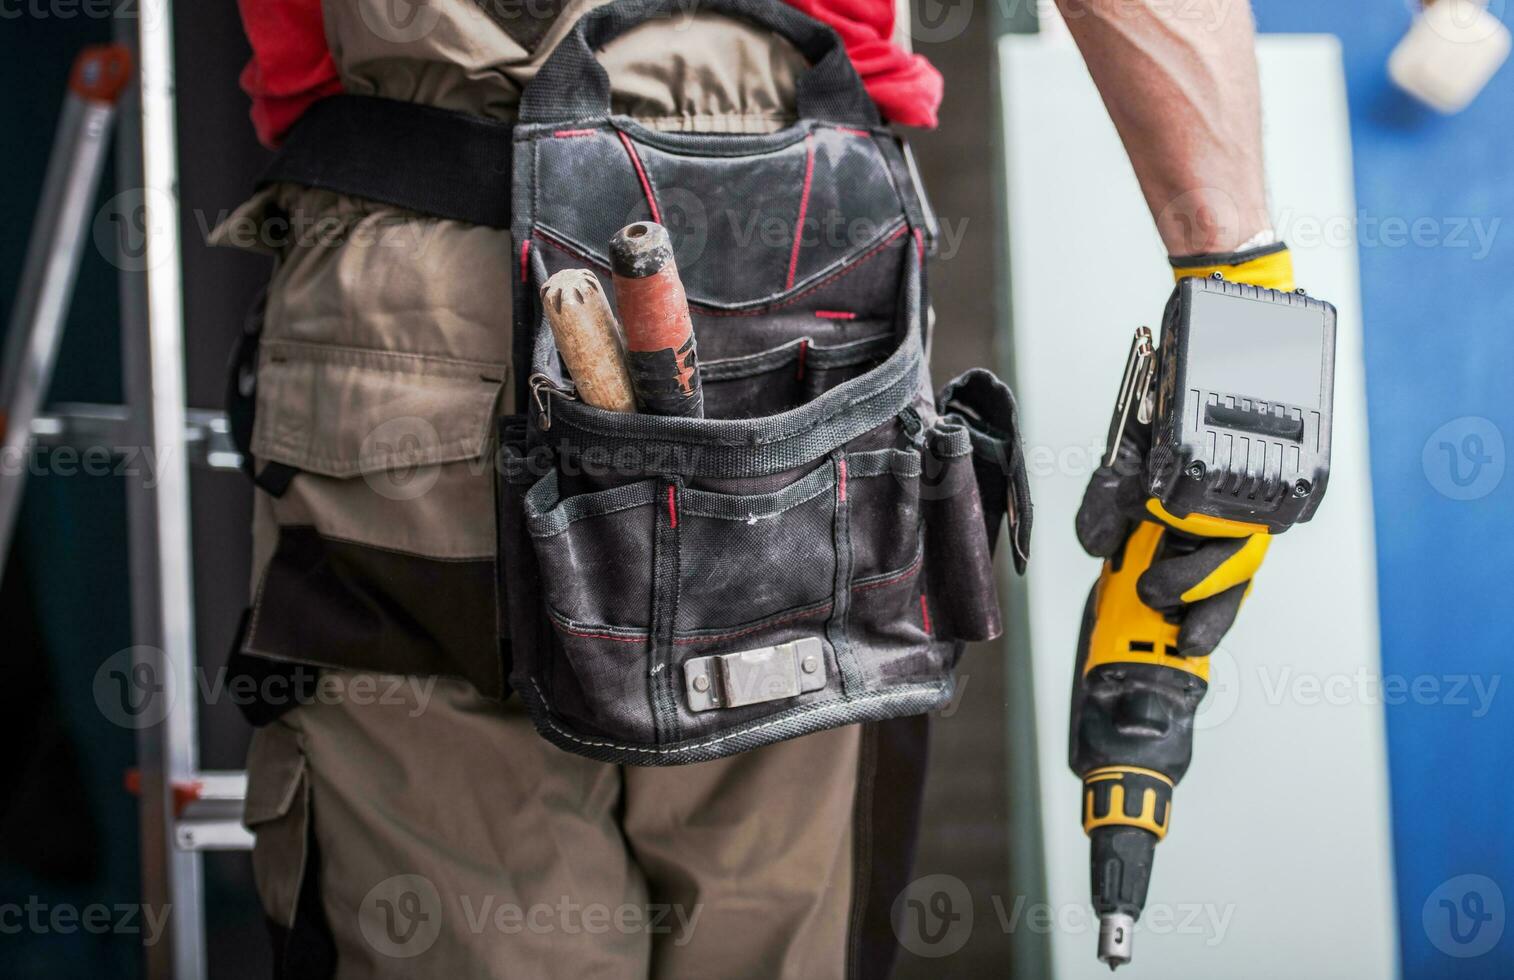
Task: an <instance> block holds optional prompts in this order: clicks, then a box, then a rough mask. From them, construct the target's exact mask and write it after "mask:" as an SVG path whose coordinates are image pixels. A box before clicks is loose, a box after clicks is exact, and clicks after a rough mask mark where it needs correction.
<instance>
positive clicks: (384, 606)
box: [242, 527, 506, 699]
mask: <svg viewBox="0 0 1514 980" xmlns="http://www.w3.org/2000/svg"><path fill="white" fill-rule="evenodd" d="M494 629H495V613H494V562H493V561H492V560H489V559H479V560H468V561H447V560H442V559H436V558H425V557H422V556H420V555H411V554H405V553H402V552H397V551H388V550H385V549H382V548H375V547H371V546H368V545H361V544H355V543H353V542H350V541H337V540H333V539H330V538H324V537H322V536H321V535H320V534H319V533H318V532H317V531H316V530H315V529H314V528H311V527H282V528H280V529H279V543H278V548H277V549H276V550H275V552H274V555H273V558H272V560H271V561H270V562H269V564H268V568H267V570H266V571H265V572H264V573H263V581H262V584H261V586H260V588H259V590H258V599H257V605H256V607H255V609H254V612H253V616H252V623H251V628H250V629H249V630H248V636H247V640H246V642H245V643H244V644H243V646H242V650H243V652H245V653H248V654H251V655H253V656H264V657H269V658H273V659H280V660H292V661H301V662H304V663H316V664H321V665H323V666H328V667H338V668H343V669H348V670H363V671H374V672H378V673H390V674H453V675H457V676H460V677H463V678H465V679H467V680H468V681H470V682H471V683H472V684H473V686H474V687H476V688H478V690H479V693H481V694H483V695H484V696H485V697H489V698H496V699H497V698H501V697H503V696H504V695H505V693H506V691H505V686H504V680H503V678H502V676H501V665H500V656H499V649H498V647H497V646H496V643H495V633H494Z"/></svg>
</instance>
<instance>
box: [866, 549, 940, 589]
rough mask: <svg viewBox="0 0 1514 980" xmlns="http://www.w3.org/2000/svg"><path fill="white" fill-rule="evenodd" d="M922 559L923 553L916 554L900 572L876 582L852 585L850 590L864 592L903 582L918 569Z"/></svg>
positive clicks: (923, 557) (923, 558)
mask: <svg viewBox="0 0 1514 980" xmlns="http://www.w3.org/2000/svg"><path fill="white" fill-rule="evenodd" d="M924 561H925V556H924V555H918V556H916V558H915V560H914V561H913V562H911V563H910V566H909V567H908V568H906V569H905V570H904V571H902V572H900V573H899V574H898V575H894V576H891V577H889V578H885V579H879V580H878V581H876V582H869V583H867V584H866V585H854V586H852V591H853V592H866V591H868V590H869V589H881V588H883V587H884V586H888V585H896V584H898V583H899V582H903V581H904V580H905V579H907V578H910V577H911V576H913V575H914V574H915V573H916V572H918V571H920V566H921V564H922V563H923V562H924Z"/></svg>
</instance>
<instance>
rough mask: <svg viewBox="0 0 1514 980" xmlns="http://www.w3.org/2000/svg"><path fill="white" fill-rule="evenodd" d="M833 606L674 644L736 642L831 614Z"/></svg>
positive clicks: (690, 638) (675, 640) (692, 637)
mask: <svg viewBox="0 0 1514 980" xmlns="http://www.w3.org/2000/svg"><path fill="white" fill-rule="evenodd" d="M832 605H834V603H833V602H826V603H822V604H821V605H818V606H816V607H815V608H814V609H806V610H804V611H803V612H797V613H794V614H793V615H792V616H785V617H783V618H782V619H775V620H772V621H770V622H762V623H758V624H757V625H756V626H748V627H747V628H746V629H741V630H736V631H735V632H732V633H706V634H704V635H702V636H685V637H682V638H676V637H675V638H674V640H673V642H674V644H682V645H684V646H689V645H691V644H694V643H709V642H710V641H712V640H734V639H736V638H737V637H739V636H747V635H749V634H751V633H761V632H762V631H763V630H766V629H772V628H773V627H774V626H782V625H783V624H784V623H792V622H795V621H796V620H800V619H810V618H812V617H814V616H819V615H820V614H821V613H825V612H829V611H830V609H831V606H832Z"/></svg>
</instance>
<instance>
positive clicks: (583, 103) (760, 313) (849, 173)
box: [268, 0, 1031, 765]
mask: <svg viewBox="0 0 1514 980" xmlns="http://www.w3.org/2000/svg"><path fill="white" fill-rule="evenodd" d="M675 9H676V4H675V0H617V2H613V3H610V4H607V5H605V6H602V7H599V8H596V9H595V10H593V11H591V12H589V13H588V14H586V15H585V16H584V17H583V18H582V19H581V20H580V21H579V23H578V24H577V25H576V27H575V28H574V30H573V31H572V32H571V33H570V34H569V35H568V36H567V37H566V38H564V40H563V41H562V42H561V43H560V44H559V46H558V47H557V48H556V50H555V51H554V52H553V54H552V55H551V57H550V58H549V59H548V60H547V62H546V63H545V64H544V65H543V66H542V68H541V69H540V71H539V72H538V74H537V75H536V77H535V78H534V79H533V81H532V82H531V84H530V85H529V86H528V87H527V89H526V91H525V92H524V94H523V97H522V102H521V107H520V118H519V121H518V123H517V124H516V125H515V127H514V128H513V132H510V134H509V135H510V140H509V143H508V145H506V144H505V142H504V140H503V137H504V134H505V131H506V128H505V127H502V126H500V125H499V124H494V123H482V124H481V123H480V122H479V121H478V120H466V121H465V120H461V119H457V117H455V116H454V114H451V113H445V112H439V111H437V110H434V109H419V108H418V107H414V106H401V105H399V104H396V103H388V104H387V105H386V104H384V102H383V100H376V99H353V98H350V97H342V98H340V99H333V100H328V103H327V104H326V108H325V109H324V110H323V112H324V113H325V114H326V117H327V119H328V120H330V119H336V120H338V121H337V122H327V123H320V122H319V119H320V117H313V120H314V122H313V123H306V122H302V123H301V125H300V127H299V129H297V130H296V132H295V134H294V136H293V137H291V140H290V146H291V147H292V149H290V148H286V151H285V153H284V154H283V156H281V162H280V163H278V164H276V165H275V168H274V169H273V170H272V171H270V174H269V176H268V179H269V180H294V181H296V182H299V183H305V184H308V185H312V186H322V187H327V188H329V189H334V190H340V191H344V192H346V193H352V194H357V195H359V196H363V197H368V198H372V199H376V200H381V201H385V202H388V203H392V204H397V205H400V206H404V207H409V208H413V209H415V210H418V211H422V212H424V213H434V214H441V215H443V216H446V217H453V218H460V219H462V220H470V221H475V222H478V223H486V224H496V225H497V224H499V212H500V204H501V194H500V186H501V185H502V182H501V181H498V180H497V179H496V178H497V175H496V173H495V171H497V170H498V168H499V167H500V166H502V165H503V162H504V161H507V160H508V161H509V163H510V166H511V167H512V169H513V182H512V184H511V185H510V189H511V193H510V194H509V200H510V201H511V220H510V227H511V230H512V233H513V235H514V238H515V243H516V249H517V253H518V255H519V267H518V268H517V269H515V270H513V274H514V275H516V276H518V277H519V279H520V285H519V288H517V289H516V291H515V297H516V299H515V310H514V318H515V323H514V328H515V335H514V336H515V341H514V342H515V349H516V357H515V365H514V369H515V380H516V387H515V390H516V392H517V395H518V402H519V403H518V404H517V405H516V406H515V408H516V411H515V412H514V413H513V414H511V415H509V416H507V417H506V418H504V419H502V420H501V422H500V433H499V442H500V461H499V462H500V465H499V470H498V477H497V503H498V509H499V513H498V517H499V520H498V527H499V535H500V545H499V551H498V562H497V565H498V576H497V577H498V583H499V603H498V607H499V609H498V611H499V616H498V619H499V623H500V634H501V639H502V643H501V648H502V649H503V650H504V651H506V654H505V655H506V656H507V657H509V658H510V661H511V663H510V667H509V681H510V685H511V687H512V688H513V689H514V690H515V691H516V692H517V693H518V694H519V695H520V696H521V697H522V699H523V700H524V702H525V704H526V705H527V707H528V709H529V711H530V714H531V716H532V718H533V719H534V721H535V724H536V726H537V728H538V729H539V730H540V732H541V734H542V735H543V736H545V737H546V738H547V739H549V740H550V741H552V742H553V743H555V744H557V745H559V746H561V747H562V748H564V749H566V750H568V751H571V752H575V753H579V754H581V755H586V756H590V757H592V758H596V759H600V760H605V761H614V762H622V763H634V764H642V765H666V764H678V763H690V762H698V761H703V760H708V759H714V758H719V757H722V756H727V755H731V754H733V753H736V752H741V751H744V750H746V749H750V748H754V747H757V746H760V745H765V744H768V743H771V742H776V741H779V740H782V739H786V738H792V737H794V736H797V735H802V734H805V733H808V732H813V731H817V730H820V729H824V728H830V727H834V726H838V725H843V724H849V723H852V722H857V721H864V720H876V719H883V718H889V717H895V716H900V715H907V714H915V713H920V712H924V711H929V710H931V709H933V708H935V707H937V706H939V705H941V704H943V703H945V702H946V701H948V700H949V699H950V698H951V696H952V691H953V671H954V668H955V666H956V663H957V660H958V658H959V657H960V655H961V652H962V649H963V645H964V644H965V643H966V642H967V641H972V640H984V639H989V638H992V637H994V636H997V635H998V634H999V633H1000V631H1001V623H1000V613H999V604H998V601H997V596H996V589H995V585H994V577H993V564H992V558H991V555H992V551H993V548H994V543H995V540H996V538H997V537H998V535H999V529H1000V527H1001V525H1002V524H1003V522H1004V520H1005V516H1006V514H1008V515H1009V518H1010V534H1009V539H1010V541H1011V544H1012V550H1013V559H1014V563H1015V565H1016V567H1017V569H1019V570H1022V571H1023V568H1024V561H1025V556H1026V555H1027V553H1028V550H1029V535H1030V516H1031V515H1030V500H1029V495H1028V490H1027V487H1026V479H1025V472H1024V465H1023V457H1022V453H1021V449H1020V443H1019V436H1018V432H1017V426H1016V418H1015V405H1014V399H1013V396H1012V395H1011V393H1010V391H1009V389H1008V388H1007V387H1006V386H1005V385H1004V384H1003V383H1002V382H1000V381H999V380H998V379H996V378H994V377H993V375H992V374H990V373H989V372H987V371H981V370H975V371H971V372H968V373H967V374H965V375H963V376H962V377H960V378H958V379H956V380H955V381H953V382H951V383H950V384H948V385H947V386H946V387H945V388H944V389H943V390H942V391H941V392H940V393H939V394H936V393H934V392H933V391H932V388H931V385H930V380H929V376H928V370H927V365H926V356H925V351H926V349H927V347H928V339H929V338H928V330H929V328H928V309H929V306H928V295H927V290H926V284H925V260H926V256H927V254H928V253H929V252H930V251H931V250H932V247H933V244H934V242H933V230H932V228H931V226H930V225H931V222H930V220H929V218H928V215H929V211H928V205H927V204H926V201H925V199H924V196H923V194H922V193H921V190H920V188H919V186H918V182H917V181H916V180H915V179H914V175H913V167H912V166H911V165H910V163H909V161H908V157H907V150H906V149H905V147H904V145H903V144H902V142H901V141H900V140H899V139H898V138H897V137H896V136H894V135H893V133H892V132H891V131H890V130H888V129H887V128H886V127H884V126H883V125H882V124H881V122H880V120H879V118H878V115H877V111H876V109H875V107H874V106H873V103H872V102H871V100H870V99H869V97H868V96H867V94H866V91H865V89H864V88H863V87H862V84H861V82H860V80H859V79H858V77H857V75H856V73H855V71H854V69H853V68H852V65H851V62H850V61H849V59H848V58H847V55H846V52H845V50H844V48H843V47H842V46H841V44H840V42H839V40H838V39H837V38H836V35H835V34H834V33H833V32H832V31H831V30H830V29H829V28H827V27H825V26H823V25H821V24H819V23H817V22H815V21H813V20H811V19H810V18H808V17H805V16H804V15H802V14H800V13H798V12H797V11H795V10H793V9H792V8H790V7H787V6H785V5H784V4H782V3H779V2H777V0H705V2H704V3H703V4H702V5H701V10H704V11H714V12H718V13H727V14H730V15H732V16H734V17H738V18H741V19H744V20H747V21H749V22H751V23H754V24H757V25H759V26H762V27H765V28H768V29H770V30H773V31H775V32H777V33H778V34H780V35H781V36H783V37H785V38H787V39H788V40H789V41H791V42H792V43H793V44H794V45H795V46H796V47H797V49H798V50H799V51H800V52H801V53H802V54H803V55H804V56H805V58H806V60H807V61H808V63H809V68H808V70H807V71H805V72H804V74H803V75H802V76H801V77H800V78H799V81H798V91H797V101H798V115H799V119H798V121H797V122H796V123H795V124H794V125H792V126H789V127H787V128H784V129H782V130H780V131H778V132H774V133H770V134H763V135H749V134H748V135H739V134H735V135H725V134H696V133H670V132H659V131H653V130H650V129H648V128H645V127H643V126H641V125H639V124H638V123H636V122H635V121H633V120H632V119H630V118H627V117H624V116H617V115H614V114H612V112H611V109H610V91H609V83H608V80H607V77H606V75H605V72H604V69H603V68H602V67H601V66H600V65H599V64H598V63H597V62H596V60H595V58H594V54H593V52H594V51H596V50H598V49H599V48H601V47H602V46H603V45H604V44H605V43H607V42H608V41H610V40H611V39H613V38H614V37H616V36H618V35H620V34H621V33H623V32H625V31H626V30H628V29H630V28H631V27H633V26H635V25H637V24H640V23H642V22H644V21H647V20H650V19H653V18H656V17H663V16H666V15H668V14H669V13H671V12H673V11H674V10H675ZM376 113H378V114H382V113H393V114H394V116H395V119H396V120H397V122H396V125H398V126H400V127H402V128H403V129H404V131H406V132H409V133H410V134H411V138H410V140H409V142H412V143H413V144H414V145H415V146H417V147H424V148H425V150H426V152H425V153H419V152H417V153H416V154H414V157H415V159H413V160H404V159H401V161H400V165H399V166H398V167H396V166H395V165H394V164H395V158H394V157H393V156H392V155H388V156H386V155H384V154H388V151H387V150H385V151H384V153H383V154H380V153H377V152H374V153H373V154H372V155H370V156H369V157H368V159H373V160H383V161H384V162H385V168H386V169H385V170H384V172H382V173H378V172H369V171H367V170H366V169H365V168H364V166H363V165H361V164H360V163H358V162H356V161H358V160H359V159H361V158H362V156H363V154H362V151H361V150H358V151H356V153H355V155H354V154H348V153H345V152H344V151H341V150H338V149H336V147H338V146H339V145H346V146H358V147H361V146H362V145H364V142H363V141H365V140H369V139H372V138H373V137H372V136H371V135H369V134H371V133H372V132H374V131H375V130H379V131H382V130H383V129H384V124H383V123H382V121H380V120H376V119H375V118H374V115H375V114H376ZM344 119H345V120H347V122H343V121H342V120H344ZM454 121H455V125H454ZM344 129H346V130H350V131H351V139H350V140H347V141H345V143H344V141H343V140H341V139H338V138H336V137H333V136H332V135H331V134H333V133H338V132H341V131H343V130H344ZM444 132H450V133H451V134H452V135H450V136H443V135H442V134H443V133H444ZM454 139H462V140H465V141H468V140H471V143H470V144H469V146H468V147H466V148H458V147H455V146H454V145H453V144H452V143H451V142H449V141H450V140H454ZM385 142H386V144H387V143H388V142H389V141H388V140H387V139H386V140H385ZM439 146H440V147H442V148H443V150H442V152H441V159H442V162H441V163H440V164H438V163H436V160H435V159H434V158H433V156H432V155H431V154H432V151H433V150H434V149H435V148H437V147H439ZM337 160H341V161H346V162H344V163H338V162H336V161H337ZM638 220H654V221H658V222H660V223H662V224H663V225H665V226H667V227H668V229H669V231H670V233H671V234H672V236H673V241H674V247H675V254H676V258H677V262H678V267H679V271H680V274H681V276H682V280H683V284H684V287H685V289H686V291H687V294H688V299H689V305H690V312H691V314H692V319H693V323H694V331H695V335H696V338H697V342H698V349H699V357H700V370H701V374H702V376H703V381H704V400H705V418H702V419H687V418H673V417H665V416H654V415H646V414H622V413H613V412H607V411H603V410H600V409H597V408H594V407H592V406H590V405H587V404H585V403H584V402H582V401H580V400H578V399H577V397H576V395H575V392H574V387H573V380H572V378H571V377H568V376H567V375H566V373H565V372H564V369H563V367H562V365H561V362H560V359H559V357H558V354H557V350H556V347H555V345H554V342H553V337H552V333H551V331H550V329H549V328H548V326H547V325H546V322H545V320H544V318H543V315H542V311H541V308H540V303H539V298H538V291H539V289H540V287H541V285H542V284H543V283H544V282H545V281H546V279H547V278H548V277H549V276H550V275H552V274H553V273H554V272H556V271H559V270H561V269H565V268H589V269H592V270H593V271H595V272H596V274H597V275H598V276H599V278H600V280H601V282H602V283H603V284H604V286H605V288H606V290H607V292H610V293H611V294H612V297H613V287H612V281H611V277H610V273H609V263H608V258H607V246H608V243H609V241H610V239H611V237H612V236H613V235H614V234H615V232H616V231H617V230H619V229H620V228H621V227H623V226H625V225H626V224H629V223H631V222H633V221H638Z"/></svg>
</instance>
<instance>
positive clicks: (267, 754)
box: [242, 722, 305, 830]
mask: <svg viewBox="0 0 1514 980" xmlns="http://www.w3.org/2000/svg"><path fill="white" fill-rule="evenodd" d="M299 739H300V737H299V735H298V734H297V733H296V732H295V730H294V729H292V728H290V727H289V726H288V725H285V724H283V723H281V722H274V723H273V724H271V725H267V726H265V727H263V728H259V729H258V730H257V731H256V732H255V733H254V734H253V737H252V746H251V747H250V748H249V750H248V758H247V772H248V778H247V801H246V803H245V804H244V805H243V809H242V822H243V823H244V824H246V825H247V828H248V829H249V830H253V829H255V828H257V826H258V825H259V824H265V823H268V822H269V821H272V820H277V819H279V818H280V817H282V816H285V815H286V814H288V813H289V810H290V808H291V807H293V806H294V802H295V799H296V798H297V797H298V796H299V795H300V784H301V783H302V782H303V781H304V778H305V753H304V751H302V750H301V748H300V740H299Z"/></svg>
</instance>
